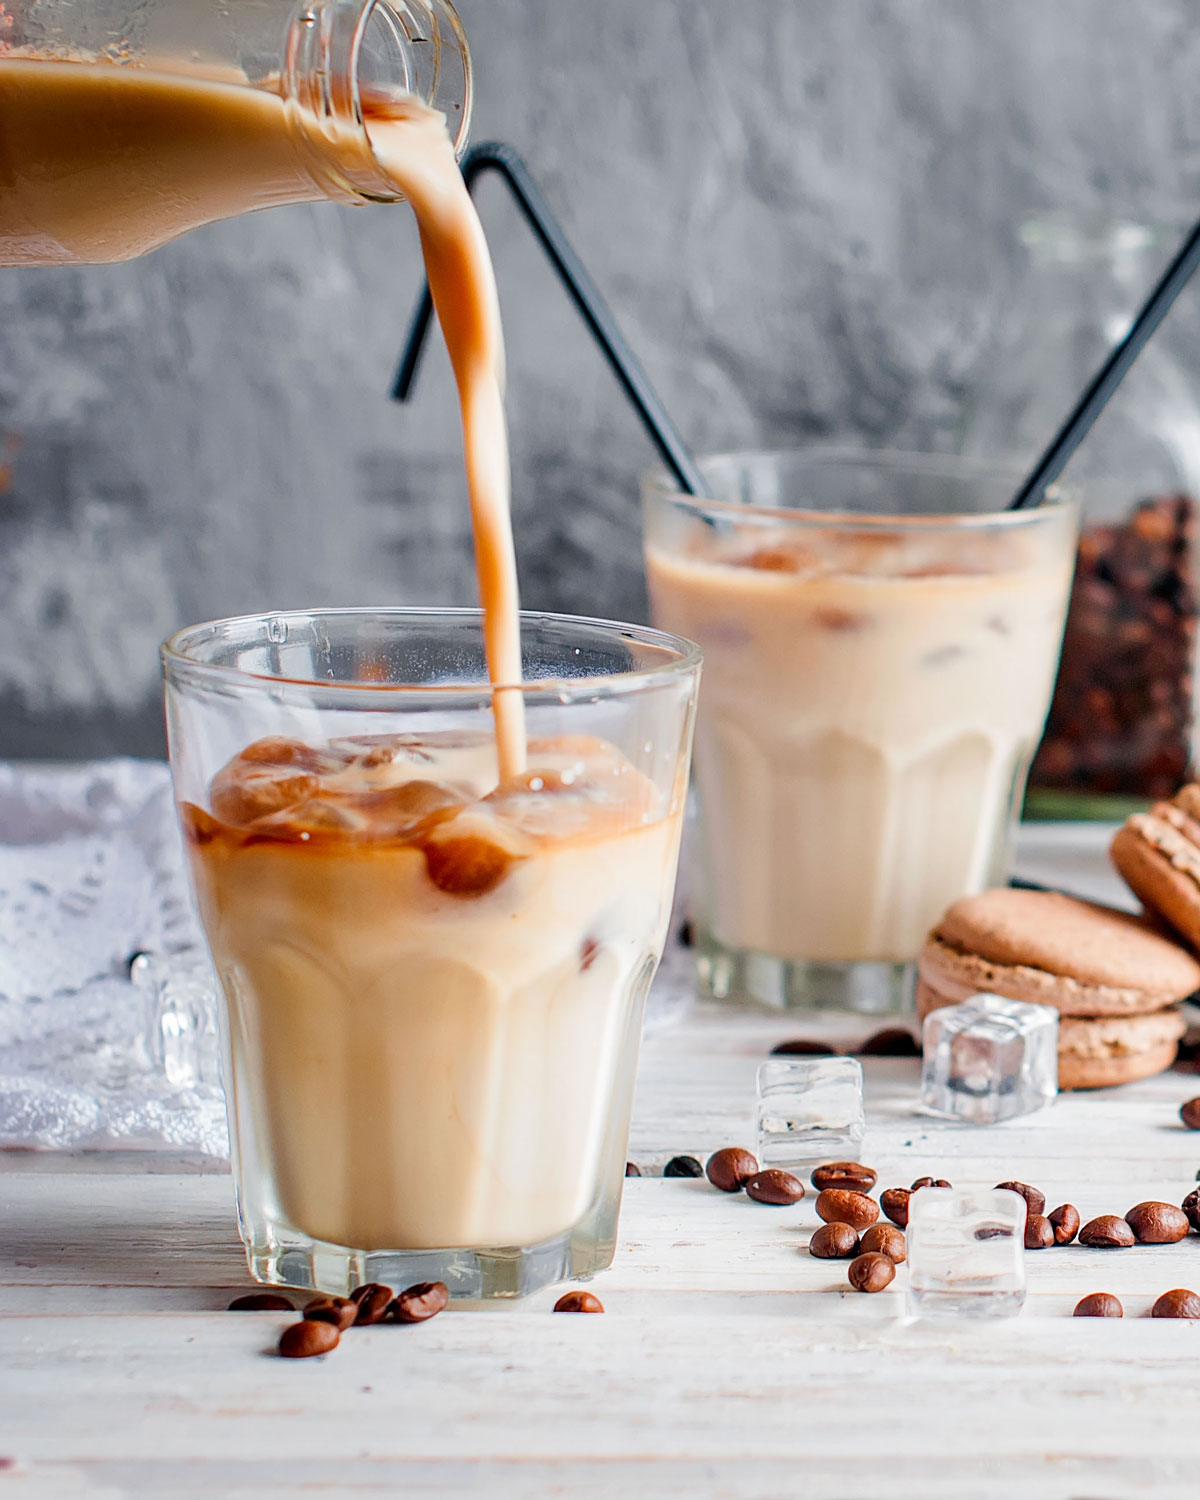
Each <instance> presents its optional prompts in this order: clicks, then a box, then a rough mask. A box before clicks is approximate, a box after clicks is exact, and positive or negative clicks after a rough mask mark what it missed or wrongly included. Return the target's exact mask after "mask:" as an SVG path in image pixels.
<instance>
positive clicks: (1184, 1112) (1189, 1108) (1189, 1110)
mask: <svg viewBox="0 0 1200 1500" xmlns="http://www.w3.org/2000/svg"><path fill="white" fill-rule="evenodd" d="M1179 1118H1180V1119H1181V1120H1182V1121H1183V1123H1184V1124H1185V1125H1186V1126H1187V1128H1188V1129H1189V1130H1200V1099H1189V1100H1188V1102H1187V1103H1186V1104H1183V1105H1181V1106H1180V1109H1179Z"/></svg>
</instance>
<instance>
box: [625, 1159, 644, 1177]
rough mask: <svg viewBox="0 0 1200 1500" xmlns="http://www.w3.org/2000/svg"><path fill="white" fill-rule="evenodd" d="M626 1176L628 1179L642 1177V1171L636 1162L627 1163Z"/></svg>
mask: <svg viewBox="0 0 1200 1500" xmlns="http://www.w3.org/2000/svg"><path fill="white" fill-rule="evenodd" d="M625 1175H626V1177H640V1176H641V1175H642V1169H641V1167H639V1166H638V1164H637V1163H636V1162H632V1161H627V1162H626V1163H625Z"/></svg>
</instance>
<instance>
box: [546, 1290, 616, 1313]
mask: <svg viewBox="0 0 1200 1500" xmlns="http://www.w3.org/2000/svg"><path fill="white" fill-rule="evenodd" d="M554 1311H555V1312H581V1313H601V1312H603V1311H604V1303H603V1302H601V1300H600V1298H599V1297H593V1296H592V1294H591V1292H565V1293H564V1294H563V1295H562V1296H561V1297H560V1298H559V1299H558V1301H557V1302H556V1303H555V1304H554Z"/></svg>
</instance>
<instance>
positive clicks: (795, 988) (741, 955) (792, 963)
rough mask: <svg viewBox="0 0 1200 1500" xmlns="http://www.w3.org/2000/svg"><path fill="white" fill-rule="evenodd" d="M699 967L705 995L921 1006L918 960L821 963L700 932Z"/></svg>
mask: <svg viewBox="0 0 1200 1500" xmlns="http://www.w3.org/2000/svg"><path fill="white" fill-rule="evenodd" d="M696 966H697V970H698V972H699V981H700V994H701V996H702V997H704V998H705V999H709V1000H720V1001H725V1002H726V1003H730V1004H734V1005H753V1006H757V1007H759V1008H760V1009H765V1010H840V1011H852V1012H856V1013H857V1014H859V1015H864V1016H892V1015H903V1014H906V1013H909V1012H911V1011H912V1010H913V1009H914V1008H915V1002H914V988H915V983H916V965H915V964H892V963H874V962H865V961H864V962H850V963H816V962H813V961H811V960H808V959H800V958H776V957H775V956H774V955H773V954H770V953H756V952H755V951H754V950H753V949H749V948H730V947H727V946H726V944H724V943H722V942H721V940H720V939H719V938H717V937H714V936H713V935H712V933H710V932H704V931H697V934H696Z"/></svg>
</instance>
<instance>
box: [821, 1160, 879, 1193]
mask: <svg viewBox="0 0 1200 1500" xmlns="http://www.w3.org/2000/svg"><path fill="white" fill-rule="evenodd" d="M878 1181H879V1174H878V1173H877V1172H873V1171H872V1170H871V1168H870V1167H864V1166H863V1164H862V1162H860V1161H827V1162H826V1163H825V1165H824V1166H823V1167H815V1168H814V1169H813V1174H812V1185H813V1187H815V1188H816V1190H817V1192H818V1193H819V1192H822V1191H823V1190H824V1189H825V1188H839V1187H840V1188H853V1190H854V1191H855V1192H856V1193H869V1192H870V1191H871V1189H872V1188H873V1187H874V1186H875V1184H876V1183H877V1182H878Z"/></svg>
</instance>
